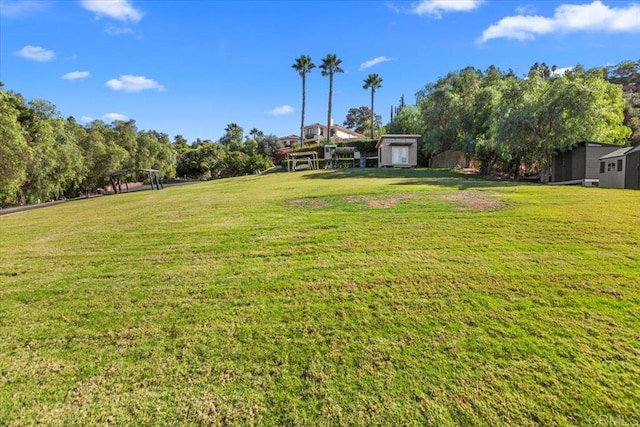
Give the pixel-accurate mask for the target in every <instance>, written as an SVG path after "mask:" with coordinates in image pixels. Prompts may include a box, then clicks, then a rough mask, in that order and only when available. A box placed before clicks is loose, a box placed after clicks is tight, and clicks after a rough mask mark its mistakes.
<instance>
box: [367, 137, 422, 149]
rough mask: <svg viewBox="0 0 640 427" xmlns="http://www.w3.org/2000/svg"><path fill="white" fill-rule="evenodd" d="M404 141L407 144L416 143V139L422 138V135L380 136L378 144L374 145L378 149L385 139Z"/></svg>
mask: <svg viewBox="0 0 640 427" xmlns="http://www.w3.org/2000/svg"><path fill="white" fill-rule="evenodd" d="M396 138H397V139H406V140H407V142H406V143H407V144H411V143H413V142H418V139H420V138H422V135H417V134H409V135H402V134H386V135H382V136H380V139H379V140H378V143H377V144H376V148H380V145H382V141H384V140H385V139H396Z"/></svg>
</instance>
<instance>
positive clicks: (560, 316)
mask: <svg viewBox="0 0 640 427" xmlns="http://www.w3.org/2000/svg"><path fill="white" fill-rule="evenodd" d="M0 283H1V285H0V425H25V424H38V423H43V424H47V425H65V426H66V425H93V424H118V425H131V424H134V425H136V424H139V425H149V424H155V425H165V424H175V425H184V424H192V425H201V424H205V425H206V424H216V423H220V424H223V425H225V424H255V425H341V424H342V425H353V424H366V425H434V426H447V425H509V426H512V425H589V424H591V425H638V423H640V192H637V191H631V190H605V189H597V188H580V187H551V186H540V185H528V184H512V183H505V182H489V181H484V180H481V179H477V178H474V177H469V176H465V175H460V174H452V173H446V172H439V171H427V170H377V169H365V170H336V171H310V172H300V173H291V174H287V173H280V174H270V175H265V176H251V177H244V178H236V179H228V180H221V181H214V182H207V183H201V184H194V185H189V186H180V187H173V188H166V189H165V190H163V191H154V192H152V191H146V192H138V193H129V194H123V195H118V196H108V197H102V198H96V199H90V200H81V201H75V202H70V203H65V204H61V205H56V206H53V207H49V208H45V209H36V210H32V211H28V212H23V213H18V214H11V215H7V216H3V217H0ZM614 423H618V424H614ZM620 423H627V424H620Z"/></svg>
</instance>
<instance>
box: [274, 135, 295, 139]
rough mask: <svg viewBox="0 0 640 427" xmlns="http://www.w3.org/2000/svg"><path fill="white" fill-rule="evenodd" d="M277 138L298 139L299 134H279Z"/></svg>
mask: <svg viewBox="0 0 640 427" xmlns="http://www.w3.org/2000/svg"><path fill="white" fill-rule="evenodd" d="M278 139H300V135H287V136H281V137H280V138H278Z"/></svg>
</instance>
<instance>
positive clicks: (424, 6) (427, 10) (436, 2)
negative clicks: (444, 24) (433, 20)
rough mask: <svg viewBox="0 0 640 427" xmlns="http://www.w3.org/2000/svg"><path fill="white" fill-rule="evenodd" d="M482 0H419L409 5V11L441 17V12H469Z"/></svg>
mask: <svg viewBox="0 0 640 427" xmlns="http://www.w3.org/2000/svg"><path fill="white" fill-rule="evenodd" d="M482 3H484V0H421V1H420V2H418V3H414V4H412V5H411V13H415V14H416V15H431V16H435V17H438V18H439V17H441V16H442V13H443V12H470V11H472V10H473V9H476V8H478V7H479V6H480V5H481V4H482Z"/></svg>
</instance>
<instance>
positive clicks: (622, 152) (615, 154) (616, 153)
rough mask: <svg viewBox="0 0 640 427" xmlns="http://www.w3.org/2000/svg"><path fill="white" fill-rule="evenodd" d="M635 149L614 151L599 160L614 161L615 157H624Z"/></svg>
mask: <svg viewBox="0 0 640 427" xmlns="http://www.w3.org/2000/svg"><path fill="white" fill-rule="evenodd" d="M634 148H635V147H623V148H620V149H618V150H615V151H612V152H610V153H609V154H605V155H604V156H602V157H600V159H599V160H604V159H612V158H614V157H622V156H624V155H626V154H627V153H628V152H630V151H632V150H633V149H634Z"/></svg>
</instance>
